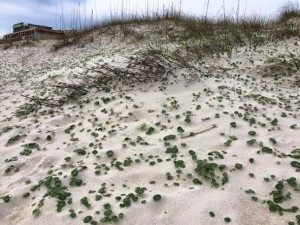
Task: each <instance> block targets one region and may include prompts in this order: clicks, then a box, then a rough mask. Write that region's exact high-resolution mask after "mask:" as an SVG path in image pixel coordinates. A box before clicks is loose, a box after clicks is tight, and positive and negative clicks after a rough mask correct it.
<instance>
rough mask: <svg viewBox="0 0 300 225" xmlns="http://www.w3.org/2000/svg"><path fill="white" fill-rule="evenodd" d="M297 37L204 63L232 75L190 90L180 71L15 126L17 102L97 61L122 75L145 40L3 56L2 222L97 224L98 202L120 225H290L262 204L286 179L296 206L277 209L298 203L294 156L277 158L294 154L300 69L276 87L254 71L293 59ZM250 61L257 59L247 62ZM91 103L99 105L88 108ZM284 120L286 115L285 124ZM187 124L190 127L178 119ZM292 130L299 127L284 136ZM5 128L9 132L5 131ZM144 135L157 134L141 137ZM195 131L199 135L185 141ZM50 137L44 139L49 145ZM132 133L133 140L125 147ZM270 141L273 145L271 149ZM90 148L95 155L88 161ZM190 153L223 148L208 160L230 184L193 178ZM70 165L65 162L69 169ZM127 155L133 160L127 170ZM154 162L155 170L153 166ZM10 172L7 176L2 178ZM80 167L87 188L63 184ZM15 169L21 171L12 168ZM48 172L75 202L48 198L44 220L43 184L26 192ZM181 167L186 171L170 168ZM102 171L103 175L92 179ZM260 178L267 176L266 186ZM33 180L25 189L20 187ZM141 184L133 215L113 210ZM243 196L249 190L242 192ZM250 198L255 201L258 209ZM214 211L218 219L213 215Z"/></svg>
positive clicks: (290, 217) (289, 216)
mask: <svg viewBox="0 0 300 225" xmlns="http://www.w3.org/2000/svg"><path fill="white" fill-rule="evenodd" d="M295 41H297V40H286V41H284V42H279V43H276V44H274V43H270V44H268V45H266V46H263V47H260V48H257V49H256V50H253V49H252V48H249V47H246V48H240V49H237V51H235V52H234V53H233V55H232V57H231V58H228V57H227V56H222V58H220V59H219V58H211V59H207V62H206V65H207V66H208V67H211V66H214V67H215V68H220V67H221V68H227V69H228V70H227V73H224V72H222V70H219V69H216V70H211V72H210V75H209V76H206V77H200V79H199V80H197V79H196V80H193V81H192V83H189V84H188V85H187V83H186V80H185V79H184V78H183V76H182V74H186V75H190V74H191V73H194V72H193V71H186V70H179V71H177V72H176V73H177V74H178V78H177V79H174V80H173V82H172V83H169V84H166V85H162V84H154V85H151V86H149V88H148V87H147V85H145V87H143V88H147V91H141V90H139V89H138V88H136V89H134V90H131V91H128V92H124V93H117V92H114V93H104V92H101V91H96V90H90V92H89V93H88V94H87V95H86V96H83V97H82V98H81V104H77V103H69V104H66V105H64V106H62V107H57V108H52V109H53V111H54V113H53V114H52V115H50V114H49V113H44V114H41V113H36V114H35V113H33V114H30V115H29V116H27V117H25V118H21V119H20V118H17V117H16V116H15V115H14V113H15V111H16V110H17V109H18V107H19V106H20V105H22V104H24V103H25V102H26V101H28V99H26V98H25V97H24V96H29V95H32V94H37V93H40V92H41V91H44V90H45V89H49V90H51V84H52V83H54V82H55V81H58V80H59V81H64V82H70V81H73V80H76V79H79V80H80V79H82V77H83V76H84V74H86V73H88V71H89V70H88V69H89V68H93V67H95V66H98V65H101V64H103V63H108V64H109V65H112V66H114V67H117V68H122V67H123V68H124V67H126V65H127V63H128V59H129V57H130V56H131V55H136V54H139V52H138V50H140V49H143V48H144V47H145V43H139V44H135V43H134V42H131V41H128V40H119V39H114V40H110V38H109V37H106V36H102V37H101V40H100V39H96V40H95V42H93V43H90V44H87V45H86V46H85V47H83V48H78V47H70V48H66V49H63V50H60V51H58V52H56V53H54V52H51V51H50V48H51V45H52V43H51V42H41V43H39V44H38V46H36V47H20V48H18V49H16V48H12V49H8V50H1V51H0V65H1V67H0V79H1V80H0V86H1V90H0V102H1V110H0V151H1V154H0V171H1V175H0V176H1V179H0V196H7V195H9V196H10V201H9V202H7V203H5V202H4V201H3V200H1V201H0V224H24V225H25V224H31V225H33V224H43V225H46V224H49V225H50V224H51V225H53V224H70V225H71V224H83V221H82V220H83V218H85V217H86V216H88V215H91V216H92V217H93V220H95V221H98V222H99V220H100V219H101V218H103V217H104V208H103V205H104V204H105V203H110V204H111V206H112V210H113V212H114V213H115V214H116V215H118V214H119V213H121V212H122V213H124V219H122V220H120V222H119V223H120V224H126V225H127V224H128V225H131V224H147V225H148V224H149V225H150V224H151V225H152V224H159V225H161V224H168V225H169V224H176V225H186V224H190V225H194V224H212V225H213V224H224V223H226V222H225V221H224V218H225V217H229V218H230V219H231V222H230V224H240V225H246V224H249V225H250V224H272V225H277V224H278V225H279V224H287V223H288V221H295V215H297V214H299V211H298V212H296V213H289V212H284V215H282V216H280V215H279V214H278V212H270V211H269V209H268V205H267V204H266V203H264V201H266V200H272V196H270V192H271V191H272V190H274V189H275V185H276V184H277V182H278V181H281V180H284V184H285V185H284V193H285V194H287V193H288V192H291V199H287V200H286V201H284V202H283V203H282V204H281V206H282V207H284V208H290V207H291V206H298V207H300V204H299V202H300V195H299V192H297V191H294V190H293V188H292V187H290V186H289V185H288V184H287V183H286V180H287V179H288V178H290V177H295V178H297V181H298V187H299V184H300V183H299V182H300V176H299V172H296V168H294V167H292V166H291V164H290V163H291V161H293V159H292V158H290V157H283V156H282V153H284V154H290V153H291V151H292V150H293V149H296V148H299V147H300V139H299V135H300V130H299V129H300V128H299V127H300V122H299V121H300V120H299V118H300V113H299V109H300V104H299V100H300V91H299V87H297V86H295V85H294V84H293V83H294V81H295V79H296V77H297V76H299V72H298V73H297V74H295V75H294V76H292V77H289V78H285V79H284V80H282V79H280V80H278V81H273V80H272V79H271V78H262V76H261V75H260V71H261V68H262V67H263V66H264V65H265V61H266V59H267V58H268V57H270V56H278V55H280V54H286V53H287V52H288V51H290V52H292V53H293V54H295V55H298V56H299V54H300V48H299V47H298V46H295V45H294V43H295ZM298 43H299V40H298ZM250 59H253V61H254V63H253V64H252V63H251V62H250V61H251V60H250ZM233 62H235V63H236V62H238V63H239V62H240V64H238V63H236V64H238V66H237V67H235V66H234V65H233V64H232V63H233ZM19 81H22V82H19ZM162 86H164V87H165V89H162V88H161V87H162ZM49 90H48V91H49ZM103 97H108V98H110V101H108V102H107V103H105V102H103V100H102V99H101V98H103ZM264 97H265V98H264ZM86 100H89V101H86ZM174 100H176V101H174ZM97 101H99V104H98V103H96V104H95V102H97ZM273 101H274V102H275V103H274V104H272V102H273ZM172 102H173V103H172ZM80 105H81V106H80ZM197 106H198V107H197ZM286 106H289V107H286ZM43 109H47V108H46V107H43ZM103 109H106V111H107V112H105V111H104V110H103ZM47 110H48V109H47ZM41 111H42V110H41ZM188 111H190V112H191V116H190V117H189V116H187V115H188V114H189V113H188ZM283 112H284V113H286V114H287V116H286V117H282V113H283ZM238 113H241V115H242V116H239V115H238ZM177 115H179V116H177ZM245 116H247V117H248V118H254V119H255V123H254V124H250V123H249V120H248V121H246V120H244V119H243V117H245ZM187 117H189V118H190V120H191V121H190V122H187V121H185V120H186V118H187ZM274 118H277V119H278V124H274V125H272V124H271V121H273V120H274ZM231 122H236V127H232V126H231V125H230V123H231ZM262 124H263V125H262ZM264 124H265V125H264ZM294 124H296V125H297V127H296V128H295V129H291V128H290V126H292V125H294ZM71 125H75V127H74V129H71V131H70V132H69V133H66V129H68V128H69V127H70V126H71ZM179 126H180V127H182V128H183V129H184V132H183V133H182V134H181V133H179V132H178V130H177V128H178V127H179ZM7 127H11V128H12V129H10V130H8V131H6V130H5V131H6V132H4V131H3V129H4V128H7ZM150 127H153V128H154V132H153V133H151V134H147V133H146V132H147V130H148V129H149V128H150ZM1 130H2V132H1ZM201 131H203V132H202V133H199V134H197V132H201ZM249 131H255V132H256V135H255V136H253V137H251V136H249V134H248V132H249ZM93 132H94V133H93ZM190 132H194V133H196V135H194V136H190V137H187V138H183V137H186V136H188V135H189V134H190ZM17 134H26V136H24V137H22V138H21V139H20V140H17V141H16V142H13V143H12V144H10V145H7V142H8V140H9V139H10V138H11V137H13V136H15V135H17ZM170 134H174V135H176V138H175V139H174V140H169V141H168V142H170V146H174V145H176V146H177V147H178V149H179V152H178V153H177V154H175V155H176V156H174V157H172V156H171V154H169V153H166V149H167V146H165V143H164V142H165V141H164V140H163V139H164V137H166V136H167V135H170ZM48 135H50V136H51V140H47V136H48ZM127 137H129V138H130V140H129V141H126V140H125V138H127ZM139 137H141V138H139ZM72 138H78V139H75V140H72ZM253 138H255V139H256V140H257V142H256V143H254V144H253V145H252V146H250V145H249V144H247V141H248V140H250V139H253ZM270 138H273V139H275V140H276V142H277V143H276V144H274V143H272V141H270ZM228 140H233V141H232V143H231V144H230V145H229V146H226V145H224V143H225V142H227V141H228ZM130 142H131V143H130ZM145 142H146V144H145ZM27 143H37V144H38V145H39V149H36V148H33V149H32V152H31V154H29V155H28V156H25V155H20V152H21V151H22V150H24V148H25V147H24V146H23V145H24V144H27ZM90 143H93V144H92V145H90ZM262 146H267V147H270V148H271V149H272V150H273V153H272V154H267V153H263V152H259V151H260V150H261V149H262ZM79 148H85V150H86V153H85V154H84V155H80V154H77V153H76V152H74V150H76V149H79ZM94 150H96V151H97V152H94V153H93V151H94ZM108 150H113V153H114V155H113V157H108V156H107V154H106V152H107V151H108ZM189 150H193V151H195V153H196V155H197V157H198V159H208V157H209V156H210V155H209V153H210V152H212V151H216V152H219V154H221V155H222V156H223V157H222V158H218V157H213V158H212V159H213V161H212V162H215V163H217V164H224V165H226V166H227V168H226V169H225V171H226V173H227V174H228V176H229V181H228V183H226V184H224V185H220V187H218V188H214V187H212V185H211V184H210V182H209V181H208V180H205V179H204V178H203V177H201V176H199V174H197V173H195V168H196V167H197V163H196V161H194V160H192V157H191V155H190V154H189ZM214 156H216V155H214ZM14 157H15V158H14ZM66 157H71V159H70V160H69V161H66V160H65V158H66ZM114 157H115V158H116V160H117V161H119V162H121V163H123V166H122V167H123V168H124V169H123V170H122V171H120V170H118V169H117V168H116V166H115V165H116V163H115V161H114V160H113V158H114ZM128 157H130V158H131V159H132V162H131V163H129V164H130V165H128V166H124V161H125V160H126V158H127V159H128ZM249 158H254V160H255V161H254V163H250V162H249ZM8 159H14V160H11V161H9V160H8ZM137 159H138V160H137ZM158 159H161V160H158ZM136 160H137V161H136ZM174 160H175V161H178V160H183V162H184V167H183V168H180V166H179V167H177V168H175V165H174ZM150 162H155V163H154V165H150V164H149V163H150ZM236 163H240V164H242V165H243V167H242V169H241V170H238V169H235V164H236ZM125 164H126V163H125ZM11 165H12V166H14V167H12V168H13V169H12V170H11V171H10V172H8V173H5V170H6V169H7V168H9V166H11ZM82 166H85V167H86V169H84V170H83V171H81V172H79V175H77V178H80V179H82V180H83V185H82V186H80V187H73V186H70V185H69V181H70V177H71V171H72V170H73V169H74V168H79V169H80V168H82ZM15 168H19V170H18V171H15ZM50 169H51V170H53V173H52V174H56V175H58V177H59V178H60V180H61V181H62V183H63V184H64V185H66V186H67V187H68V191H69V192H70V193H71V198H72V200H73V201H72V203H71V204H67V205H66V206H65V207H64V208H63V210H62V212H60V213H58V212H56V204H57V201H56V199H55V198H53V197H52V198H51V197H49V196H48V197H45V198H44V201H43V206H42V207H41V214H40V215H39V216H38V217H35V216H34V215H32V211H33V210H34V209H36V208H37V204H38V203H39V201H40V200H41V199H43V195H44V194H45V193H46V192H47V190H46V188H45V186H43V185H42V186H41V187H39V188H38V189H37V190H35V191H30V188H31V187H32V186H33V185H35V184H37V183H38V182H39V181H40V180H42V179H44V178H45V177H47V176H48V175H47V172H48V171H49V170H50ZM178 169H180V170H181V172H180V171H177V172H176V170H178ZM97 170H99V171H100V172H99V173H100V174H99V175H96V174H95V171H97ZM168 172H169V173H170V174H171V175H172V176H173V179H172V180H168V179H167V176H166V173H168ZM249 173H253V174H254V177H250V176H249ZM216 174H217V177H216V179H217V180H218V181H220V179H219V176H221V175H222V173H220V172H217V171H216ZM273 175H274V176H273ZM221 177H222V176H221ZM195 178H197V179H199V180H200V181H202V185H198V184H194V183H193V179H195ZM264 178H269V181H266V180H268V179H265V180H264ZM28 180H30V182H26V181H28ZM151 181H155V183H153V182H151ZM150 182H151V183H152V184H151V183H150ZM26 183H27V184H26ZM102 187H106V193H100V194H99V193H97V192H98V191H99V189H101V188H102ZM136 187H146V188H147V190H146V191H145V193H144V194H142V195H141V196H139V199H138V201H137V202H133V201H131V206H130V207H125V208H120V206H119V204H120V202H118V201H117V200H116V199H115V197H117V196H120V195H122V194H129V193H134V191H135V188H136ZM249 189H252V190H254V191H255V194H247V193H245V191H246V190H249ZM26 192H30V196H29V197H28V198H23V197H22V195H23V193H26ZM97 194H98V195H101V196H102V199H101V200H99V201H96V200H95V195H97ZM155 194H160V195H161V196H162V199H161V200H160V201H158V202H156V201H153V199H152V198H153V196H154V195H155ZM85 196H86V197H88V199H89V202H90V204H91V207H90V208H88V209H87V208H86V207H85V206H83V205H82V204H81V203H80V199H81V198H83V197H85ZM251 196H255V197H257V198H258V200H257V201H253V200H252V199H251ZM122 198H124V197H122ZM142 200H146V204H142V203H141V201H142ZM69 209H73V210H75V212H76V214H77V216H76V218H74V219H72V218H70V217H69V214H70V212H69ZM96 211H99V212H100V214H97V213H96ZM209 212H214V213H215V217H211V216H210V215H209Z"/></svg>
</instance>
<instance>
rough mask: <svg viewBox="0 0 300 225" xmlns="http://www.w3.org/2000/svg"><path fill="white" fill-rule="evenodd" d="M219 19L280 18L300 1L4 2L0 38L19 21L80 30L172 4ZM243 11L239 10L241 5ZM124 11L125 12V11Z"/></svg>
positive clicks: (1, 3) (1, 0) (1, 1)
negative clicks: (287, 6)
mask: <svg viewBox="0 0 300 225" xmlns="http://www.w3.org/2000/svg"><path fill="white" fill-rule="evenodd" d="M208 2H209V5H208V16H210V17H214V18H216V17H218V16H222V15H223V14H224V8H223V2H224V3H225V14H226V15H232V16H234V17H236V14H237V13H236V12H237V11H239V16H240V17H241V16H251V15H260V16H263V17H272V16H276V14H277V13H278V11H279V9H280V8H281V7H282V6H283V5H284V4H286V3H287V2H293V3H298V4H299V5H300V0H0V37H1V36H2V35H4V34H5V33H9V32H11V31H12V25H13V24H15V23H18V22H27V23H35V24H41V25H48V26H53V27H55V28H57V29H68V28H70V27H73V28H74V27H79V26H80V22H79V21H81V25H82V26H83V25H85V24H88V23H90V22H91V21H92V22H95V21H102V20H104V19H109V18H111V16H116V15H120V14H121V11H124V12H125V13H126V14H130V13H131V14H132V13H138V14H145V13H146V12H147V11H148V12H151V11H162V10H163V9H166V8H170V7H171V6H172V5H173V6H174V7H175V8H181V10H182V11H183V12H184V13H186V14H189V15H195V16H203V15H205V14H206V9H207V3H208ZM238 2H239V3H240V4H239V10H237V5H238V4H237V3H238ZM122 9H123V10H122Z"/></svg>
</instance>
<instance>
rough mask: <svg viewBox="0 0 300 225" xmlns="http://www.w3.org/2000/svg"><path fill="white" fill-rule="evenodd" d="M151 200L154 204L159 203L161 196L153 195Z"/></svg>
mask: <svg viewBox="0 0 300 225" xmlns="http://www.w3.org/2000/svg"><path fill="white" fill-rule="evenodd" d="M153 200H154V201H155V202H158V201H160V200H161V195H160V194H156V195H154V196H153Z"/></svg>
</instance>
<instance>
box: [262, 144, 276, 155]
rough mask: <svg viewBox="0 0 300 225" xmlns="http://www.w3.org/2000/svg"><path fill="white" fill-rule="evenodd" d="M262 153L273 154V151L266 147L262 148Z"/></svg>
mask: <svg viewBox="0 0 300 225" xmlns="http://www.w3.org/2000/svg"><path fill="white" fill-rule="evenodd" d="M261 151H262V152H263V153H267V154H272V152H273V149H271V148H269V147H266V146H264V147H262V148H261Z"/></svg>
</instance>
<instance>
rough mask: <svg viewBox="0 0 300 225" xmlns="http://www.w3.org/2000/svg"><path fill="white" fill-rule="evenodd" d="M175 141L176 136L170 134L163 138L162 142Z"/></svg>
mask: <svg viewBox="0 0 300 225" xmlns="http://www.w3.org/2000/svg"><path fill="white" fill-rule="evenodd" d="M174 139H176V135H174V134H170V135H167V136H165V137H164V141H169V140H174Z"/></svg>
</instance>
